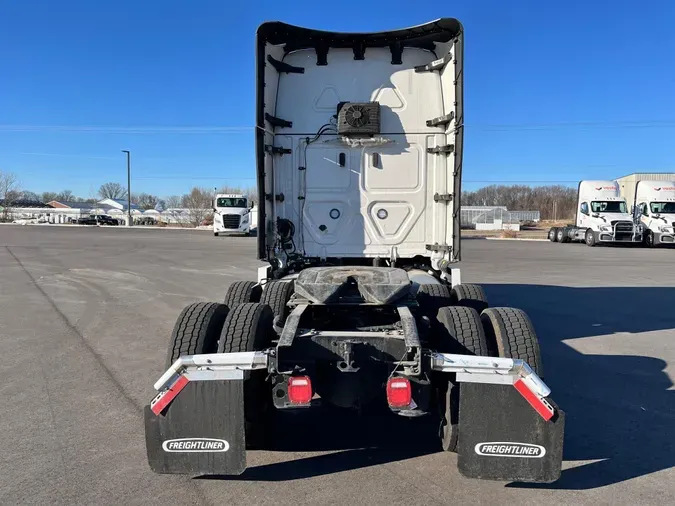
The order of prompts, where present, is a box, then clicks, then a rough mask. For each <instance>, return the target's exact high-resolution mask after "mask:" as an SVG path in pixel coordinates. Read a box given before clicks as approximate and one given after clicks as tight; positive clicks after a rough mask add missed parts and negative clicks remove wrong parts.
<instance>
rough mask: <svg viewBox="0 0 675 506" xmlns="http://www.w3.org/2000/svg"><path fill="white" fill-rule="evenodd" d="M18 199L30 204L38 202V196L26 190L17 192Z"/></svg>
mask: <svg viewBox="0 0 675 506" xmlns="http://www.w3.org/2000/svg"><path fill="white" fill-rule="evenodd" d="M19 199H21V200H27V201H30V202H40V196H39V195H38V194H37V193H34V192H31V191H27V190H24V191H22V192H19Z"/></svg>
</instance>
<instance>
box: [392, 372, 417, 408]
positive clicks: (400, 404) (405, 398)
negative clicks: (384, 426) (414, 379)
mask: <svg viewBox="0 0 675 506" xmlns="http://www.w3.org/2000/svg"><path fill="white" fill-rule="evenodd" d="M387 402H388V403H389V406H390V407H392V408H407V407H409V406H410V404H411V403H412V389H411V388H410V381H409V380H408V378H389V381H387Z"/></svg>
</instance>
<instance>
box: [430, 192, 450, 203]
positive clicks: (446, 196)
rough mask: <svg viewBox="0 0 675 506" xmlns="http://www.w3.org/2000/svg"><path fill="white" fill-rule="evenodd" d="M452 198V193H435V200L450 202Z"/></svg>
mask: <svg viewBox="0 0 675 506" xmlns="http://www.w3.org/2000/svg"><path fill="white" fill-rule="evenodd" d="M451 200H452V193H436V194H435V195H434V202H450V201H451Z"/></svg>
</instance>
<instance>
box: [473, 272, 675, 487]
mask: <svg viewBox="0 0 675 506" xmlns="http://www.w3.org/2000/svg"><path fill="white" fill-rule="evenodd" d="M483 287H484V288H485V290H486V292H487V294H488V299H489V300H490V304H491V305H492V306H498V305H508V306H513V307H519V308H521V309H523V310H525V311H526V312H527V313H528V315H529V316H530V318H531V319H532V322H533V323H534V326H535V329H536V331H537V335H538V336H539V340H540V343H541V348H542V355H543V362H544V366H545V375H546V382H547V384H548V385H549V386H550V387H551V389H552V391H553V393H552V397H553V399H555V401H556V402H557V403H558V404H559V405H560V406H561V407H562V409H564V410H565V411H566V412H567V424H566V425H567V427H566V435H565V450H564V457H565V460H566V461H588V460H597V462H593V463H589V464H583V465H580V466H578V467H575V468H572V469H567V470H565V471H563V473H562V476H561V478H560V480H558V481H557V482H555V483H553V484H549V485H524V484H510V485H509V486H512V487H533V488H551V489H569V490H584V489H591V488H596V487H603V486H606V485H610V484H613V483H618V482H622V481H626V480H629V479H631V478H636V477H638V476H644V475H648V474H651V473H654V472H657V471H661V470H664V469H669V468H671V467H672V466H673V465H675V451H673V448H674V447H673V441H674V440H675V392H674V391H672V390H668V389H669V388H671V387H672V386H673V382H672V381H671V379H670V378H669V377H668V375H667V374H666V373H665V372H664V369H665V367H666V365H667V364H666V362H664V361H663V360H661V359H658V358H653V357H645V356H630V355H611V354H609V355H584V354H582V353H579V352H577V351H576V350H574V349H573V348H572V347H570V346H568V345H567V344H565V343H564V342H563V340H567V339H577V338H588V337H594V336H606V337H603V339H604V342H605V343H606V342H607V341H608V340H609V341H611V339H612V336H613V335H614V334H616V333H622V332H627V333H630V334H635V335H633V336H630V337H629V339H641V337H642V336H640V335H639V333H641V332H651V331H659V330H672V329H675V288H663V287H614V288H612V287H590V288H569V287H560V286H545V285H483ZM625 339H626V338H625V337H624V338H622V341H624V342H625ZM663 339H666V337H664V338H663ZM604 349H607V346H606V345H605V348H604ZM609 351H610V352H611V347H610V349H609ZM658 353H659V351H657V350H655V351H654V354H655V355H656V354H658Z"/></svg>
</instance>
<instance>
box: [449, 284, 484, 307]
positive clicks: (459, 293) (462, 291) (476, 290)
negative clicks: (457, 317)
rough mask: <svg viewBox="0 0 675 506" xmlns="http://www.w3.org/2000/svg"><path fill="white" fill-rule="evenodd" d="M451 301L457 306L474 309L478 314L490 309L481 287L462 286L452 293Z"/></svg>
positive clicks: (454, 289)
mask: <svg viewBox="0 0 675 506" xmlns="http://www.w3.org/2000/svg"><path fill="white" fill-rule="evenodd" d="M450 301H451V302H452V304H453V305H455V306H464V307H472V308H474V309H475V310H476V311H477V312H478V313H480V312H481V311H483V310H484V309H486V308H487V307H488V300H487V296H486V295H485V292H484V291H483V288H482V287H481V286H479V285H470V284H467V285H465V284H461V285H457V286H455V287H454V288H453V289H452V290H451V291H450Z"/></svg>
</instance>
